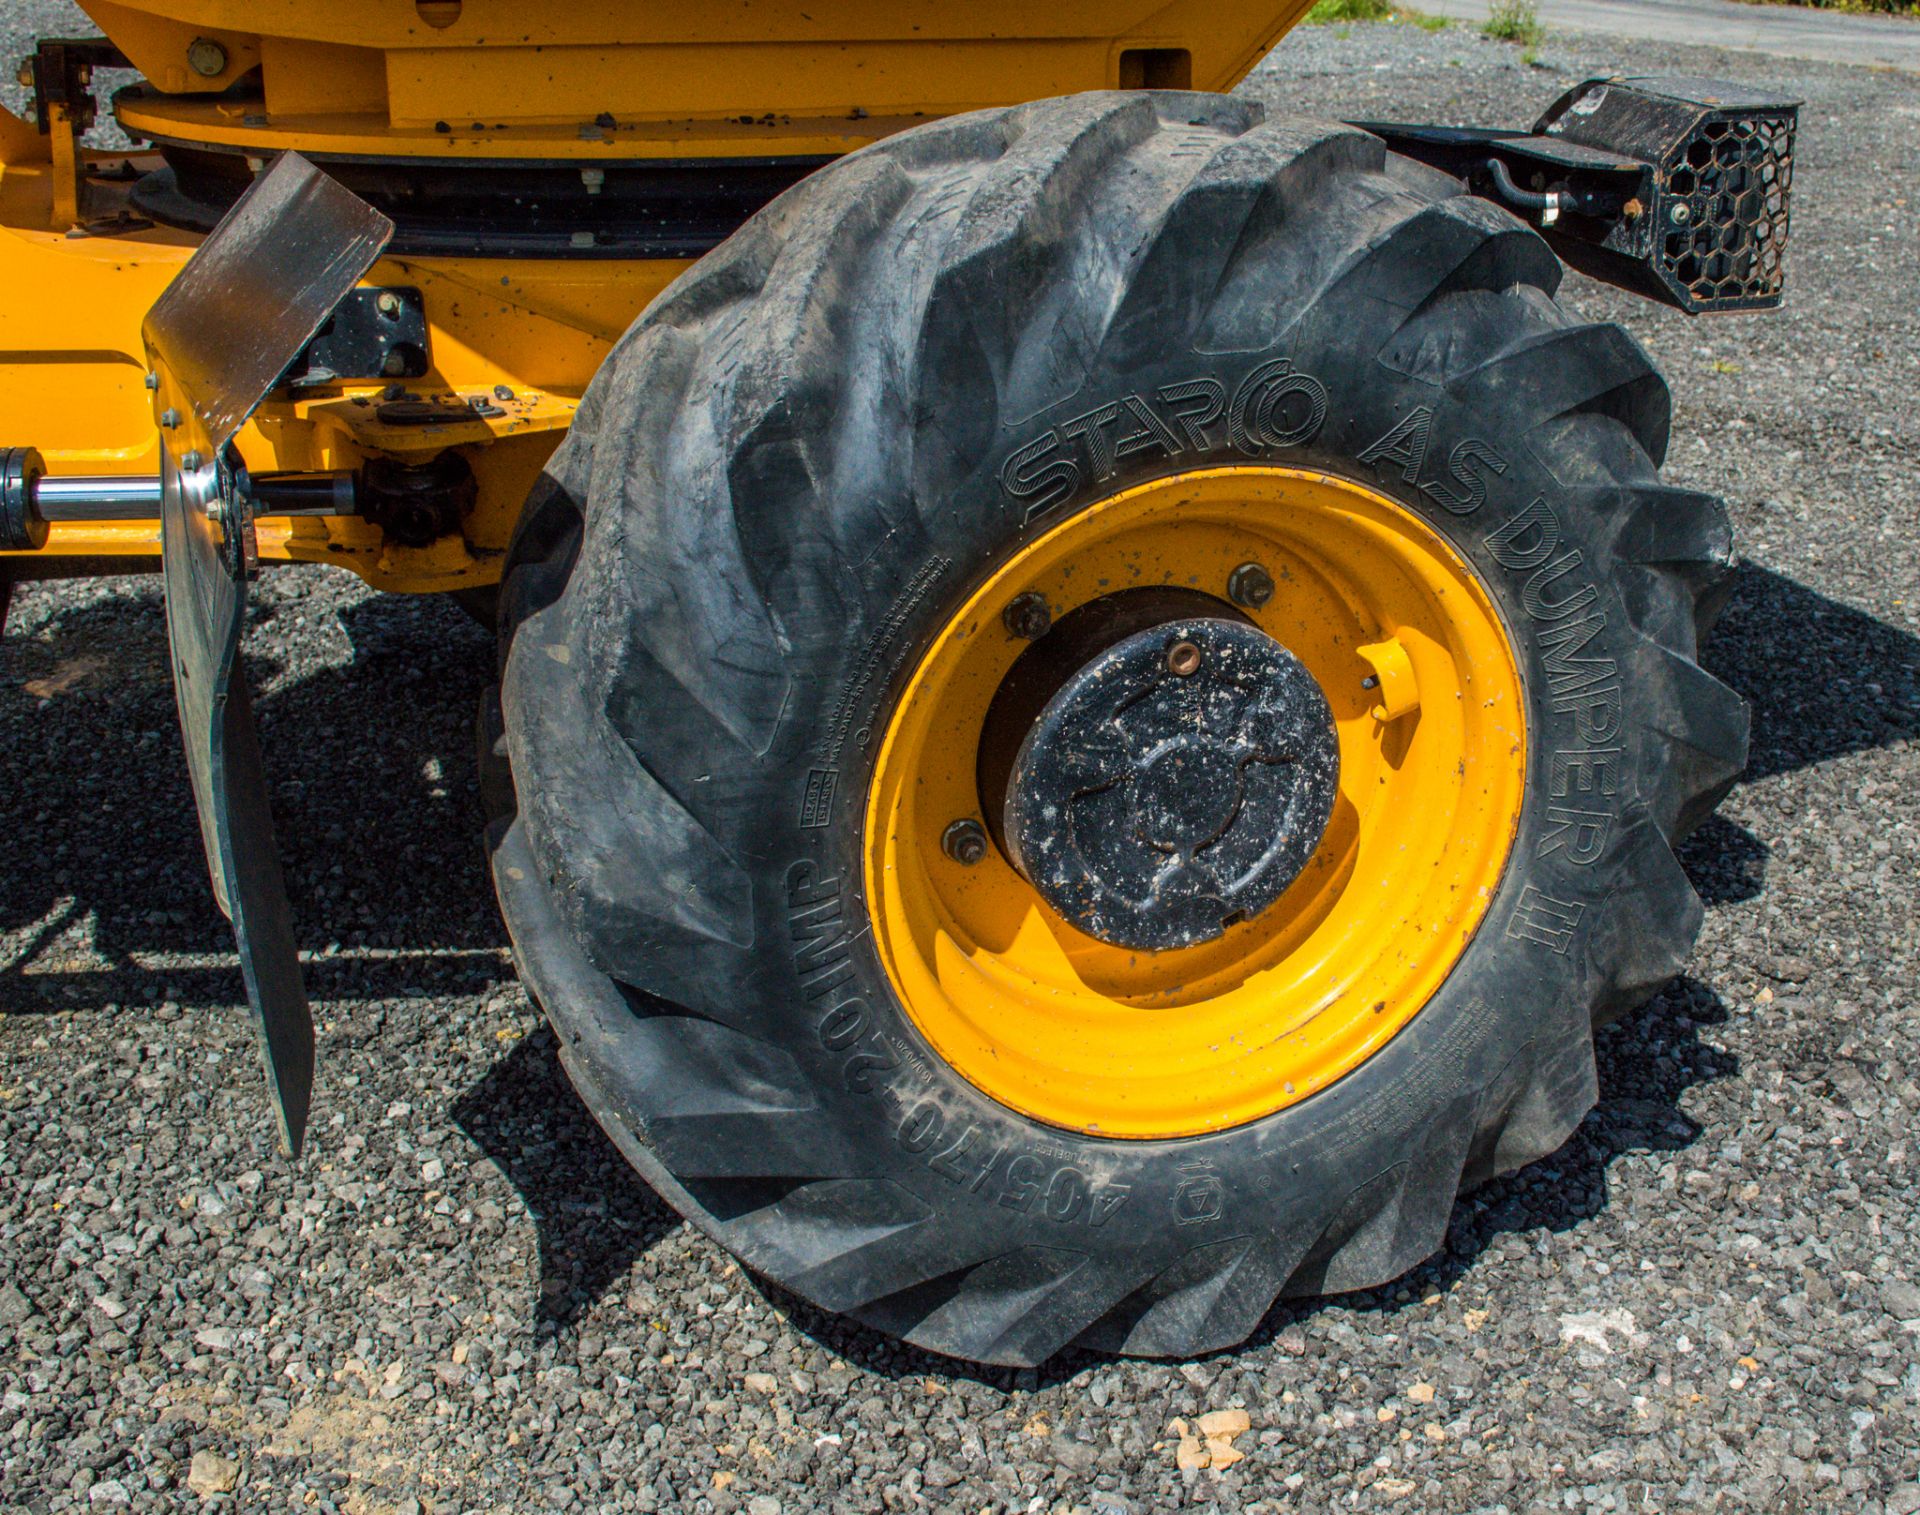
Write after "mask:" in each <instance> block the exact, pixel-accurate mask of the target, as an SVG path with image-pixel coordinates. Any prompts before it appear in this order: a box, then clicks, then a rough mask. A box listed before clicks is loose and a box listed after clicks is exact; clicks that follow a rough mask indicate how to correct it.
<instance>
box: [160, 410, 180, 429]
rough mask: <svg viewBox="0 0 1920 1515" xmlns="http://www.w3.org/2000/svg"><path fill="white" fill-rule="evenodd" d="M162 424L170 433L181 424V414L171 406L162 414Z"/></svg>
mask: <svg viewBox="0 0 1920 1515" xmlns="http://www.w3.org/2000/svg"><path fill="white" fill-rule="evenodd" d="M160 424H161V425H162V426H164V427H166V429H167V430H168V431H172V430H173V428H174V427H176V426H178V425H179V424H180V412H179V411H177V410H175V409H174V408H173V407H172V406H171V405H169V406H168V407H167V408H166V409H165V410H163V411H161V412H160Z"/></svg>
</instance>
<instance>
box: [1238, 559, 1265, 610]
mask: <svg viewBox="0 0 1920 1515" xmlns="http://www.w3.org/2000/svg"><path fill="white" fill-rule="evenodd" d="M1227 598H1228V599H1230V600H1232V601H1233V603H1234V604H1236V605H1238V606H1239V607H1240V608H1241V609H1242V610H1258V609H1259V608H1260V607H1261V606H1262V605H1264V604H1266V603H1267V601H1268V600H1271V599H1272V598H1273V575H1272V574H1270V573H1268V572H1267V570H1266V569H1265V568H1263V567H1262V566H1261V565H1260V564H1258V563H1242V564H1241V565H1240V566H1239V567H1238V568H1236V569H1234V571H1233V572H1232V573H1230V574H1228V575H1227Z"/></svg>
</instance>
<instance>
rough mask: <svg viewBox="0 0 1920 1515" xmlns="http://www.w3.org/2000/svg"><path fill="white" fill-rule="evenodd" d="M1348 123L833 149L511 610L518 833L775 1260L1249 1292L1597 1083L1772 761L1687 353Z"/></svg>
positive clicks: (582, 1005)
mask: <svg viewBox="0 0 1920 1515" xmlns="http://www.w3.org/2000/svg"><path fill="white" fill-rule="evenodd" d="M1559 276H1560V268H1559V265H1558V263H1557V262H1556V261H1555V259H1554V257H1553V256H1552V254H1551V253H1550V252H1549V251H1548V250H1547V249H1546V247H1545V246H1544V245H1543V244H1542V243H1541V242H1540V241H1539V240H1538V239H1537V238H1536V237H1535V236H1534V235H1533V234H1532V233H1531V232H1530V231H1528V230H1527V229H1526V228H1525V227H1524V226H1522V225H1521V224H1520V223H1518V222H1517V221H1515V220H1514V219H1513V218H1511V217H1510V216H1508V215H1506V214H1505V213H1503V212H1502V211H1500V210H1498V209H1496V208H1493V207H1491V206H1489V205H1487V204H1485V203H1483V202H1482V201H1479V200H1475V199H1471V198H1468V197H1465V196H1463V195H1461V194H1459V193H1458V191H1457V186H1456V185H1455V184H1454V183H1453V182H1452V181H1450V180H1447V179H1443V178H1441V177H1439V176H1437V175H1434V174H1432V173H1430V172H1429V171H1427V170H1425V169H1423V168H1420V167H1418V166H1416V165H1413V164H1411V163H1409V162H1406V161H1403V160H1400V159H1397V158H1394V157H1392V156H1390V155H1389V154H1387V153H1386V151H1385V150H1384V148H1383V147H1382V145H1381V143H1380V142H1379V141H1378V140H1376V139H1375V138H1373V137H1371V136H1368V135H1367V134H1365V133H1363V132H1360V131H1356V130H1352V129H1349V128H1346V127H1342V126H1335V125H1327V124H1322V123H1318V122H1312V121H1303V120H1295V119H1277V120H1276V119H1268V118H1266V117H1264V115H1263V113H1262V111H1261V110H1260V108H1259V107H1258V106H1257V105H1255V104H1252V103H1250V102H1247V101H1242V100H1237V99H1231V98H1223V97H1217V96H1211V95H1198V94H1181V93H1152V94H1149V93H1125V94H1119V93H1115V94H1096V95H1087V96H1080V97H1075V98H1070V99H1061V100H1052V101H1046V102H1042V103H1039V104H1035V105H1029V106H1023V107H1020V108H1017V109H1012V110H1004V111H991V112H983V113H979V114H974V115H969V116H964V117H960V118H956V119H952V120H948V121H943V122H940V123H937V124H932V125H928V126H924V127H921V128H918V129H916V130H913V131H909V132H906V133H903V134H902V135H900V136H898V137H894V138H892V139H890V140H888V141H885V142H882V143H879V144H877V145H875V146H872V147H869V148H866V149H864V150H862V151H860V152H858V153H855V154H853V155H852V156H850V157H848V158H846V159H845V160H843V161H841V162H838V163H836V164H834V165H833V166H832V167H830V168H828V169H825V170H823V171H822V172H821V173H819V174H817V175H816V176H814V177H813V178H812V179H810V180H808V181H807V182H805V183H803V184H802V185H800V186H798V187H797V188H795V189H794V190H792V191H790V192H789V193H787V194H785V195H784V196H782V197H781V198H780V199H779V200H777V201H775V202H774V203H773V204H772V205H770V206H769V207H768V208H767V209H766V210H765V211H763V212H762V213H761V214H760V215H758V216H757V217H755V218H754V220H753V221H751V222H750V223H749V224H748V225H747V226H746V227H744V228H743V229H742V230H741V231H740V232H739V233H738V234H737V235H736V236H734V237H733V238H732V239H731V240H730V241H728V242H727V243H726V244H725V245H724V246H722V247H721V248H719V249H717V250H716V251H715V252H713V253H712V254H710V255H709V256H707V257H706V258H704V259H703V260H702V261H701V262H700V263H698V264H697V265H696V266H695V267H694V268H693V269H692V270H690V271H689V272H688V273H687V274H686V275H685V276H683V277H682V278H681V279H680V280H679V281H678V282H677V283H676V284H675V285H674V286H673V287H672V288H671V289H670V290H668V291H667V293H665V294H664V295H663V296H662V297H661V298H660V299H659V300H658V301H656V302H655V304H654V305H653V306H652V307H651V308H650V309H649V310H648V311H647V312H646V313H645V314H644V315H643V316H642V317H641V319H640V320H639V322H638V323H637V324H636V325H635V326H634V328H633V329H632V331H631V332H630V333H628V335H627V337H626V338H625V340H624V341H623V342H622V343H621V344H620V346H619V347H618V349H617V351H616V352H615V353H614V354H613V355H612V357H611V358H610V359H609V361H608V362H607V365H606V367H605V369H604V370H603V371H602V372H601V374H600V375H599V377H598V378H597V379H596V380H595V381H594V383H593V385H592V387H591V389H590V390H589V391H588V394H587V396H586V398H585V400H584V402H583V404H582V406H581V409H580V412H579V416H578V419H577V421H576V423H575V425H574V427H573V430H572V433H571V435H570V436H569V438H568V440H567V441H566V443H565V445H564V446H563V447H562V448H561V450H560V451H559V453H558V454H557V455H556V457H555V459H554V461H553V464H552V467H551V470H550V473H549V475H548V477H547V478H546V479H544V480H543V482H542V484H541V485H540V487H539V490H538V491H537V493H536V495H535V497H534V499H533V501H532V502H531V503H530V505H529V509H528V514H527V517H526V520H525V522H524V525H523V527H522V529H521V532H520V534H519V537H518V541H517V544H516V546H515V548H514V551H513V556H512V563H511V568H510V572H509V576H508V579H507V586H506V593H505V596H504V601H503V620H504V630H503V636H504V639H505V640H504V644H503V645H504V646H505V649H506V650H505V653H504V661H503V683H502V688H501V715H502V717H503V720H502V724H503V727H504V739H503V742H502V743H501V746H502V749H503V750H504V752H505V755H506V756H507V757H508V758H509V759H510V771H511V780H512V782H511V788H510V789H502V790H499V791H497V792H499V793H501V794H502V795H503V803H504V804H505V805H506V806H507V807H509V813H508V814H505V815H503V816H502V818H501V819H499V820H498V821H496V823H495V826H494V829H493V832H492V838H493V843H494V848H495V876H496V881H497V884H498V887H499V890H500V894H501V897H502V900H503V902H504V906H505V910H506V914H507V918H508V921H509V923H510V926H511V929H512V934H513V938H514V941H515V943H516V947H517V951H518V954H519V960H520V964H521V967H522V971H523V972H524V974H525V976H526V979H527V981H528V982H529V984H530V985H531V986H532V988H533V990H534V992H535V993H536V994H537V996H538V997H539V999H540V1001H541V1002H542V1004H543V1005H544V1006H545V1009H546V1012H547V1014H548V1015H549V1016H550V1017H551V1019H552V1021H553V1023H554V1025H555V1027H556V1029H557V1032H558V1036H559V1044H560V1048H561V1052H562V1055H563V1057H564V1060H565V1063H566V1067H567V1069H568V1071H569V1073H570V1074H571V1076H572V1078H573V1080H574V1082H575V1083H576V1085H577V1086H578V1087H579V1089H580V1091H581V1092H582V1094H583V1095H584V1096H585V1097H586V1099H587V1101H588V1103H589V1104H590V1105H591V1106H592V1108H593V1111H594V1113H595V1114H596V1116H598V1118H599V1119H600V1121H601V1123H602V1124H603V1125H604V1126H605V1127H606V1129H607V1130H608V1132H609V1133H611V1135H612V1136H613V1138H614V1139H615V1140H616V1141H617V1142H618V1143H619V1144H620V1146H621V1148H622V1149H623V1150H624V1151H625V1153H626V1154H627V1156H628V1157H629V1158H630V1159H631V1161H632V1162H633V1163H634V1165H635V1166H636V1167H637V1168H638V1169H639V1170H640V1171H641V1172H642V1173H643V1174H644V1175H645V1176H646V1177H647V1178H648V1179H649V1181H651V1182H652V1184H653V1185H654V1186H655V1187H656V1188H657V1189H659V1190H660V1192H661V1193H662V1194H664V1195H666V1196H667V1197H668V1198H669V1199H670V1200H671V1201H672V1202H673V1203H674V1204H675V1205H676V1206H677V1207H678V1208H679V1209H680V1210H681V1211H682V1212H683V1213H684V1214H685V1215H686V1216H688V1217H689V1218H690V1219H691V1220H692V1221H694V1222H695V1223H696V1224H697V1225H699V1226H700V1227H701V1228H702V1229H704V1230H705V1231H707V1232H708V1233H709V1234H710V1235H712V1236H713V1237H714V1238H715V1239H716V1240H718V1241H719V1242H720V1243H721V1244H722V1245H724V1246H726V1247H727V1248H729V1249H730V1250H732V1251H733V1252H735V1253H736V1254H738V1256H739V1257H740V1258H742V1259H743V1260H744V1261H745V1262H746V1263H747V1264H748V1265H749V1266H750V1267H752V1268H753V1269H755V1270H756V1271H757V1272H759V1273H761V1274H763V1275H765V1276H766V1277H768V1278H770V1279H772V1280H774V1281H776V1282H777V1283H779V1284H781V1285H783V1286H785V1287H786V1288H788V1289H790V1290H793V1291H794V1292H796V1293H798V1294H800V1295H802V1296H804V1297H805V1298H807V1299H808V1300H811V1301H813V1302H815V1303H816V1304H818V1305H820V1306H822V1307H824V1308H826V1309H828V1310H832V1311H840V1312H845V1313H847V1314H849V1315H852V1316H854V1317H857V1318H858V1319H859V1320H861V1321H864V1322H866V1323H868V1324H870V1325H872V1326H875V1327H877V1328H879V1329H881V1330H884V1331H888V1332H893V1333H896V1334H898V1335H900V1336H903V1337H905V1338H906V1339H907V1340H908V1341H910V1342H912V1343H915V1344H916V1345H919V1346H921V1347H925V1348H928V1349H930V1350H933V1351H937V1352H942V1353H948V1354H951V1355H953V1356H956V1357H962V1358H970V1359H975V1360H979V1361H985V1362H995V1363H1009V1364H1029V1363H1036V1362H1039V1361H1040V1360H1042V1359H1044V1358H1046V1357H1048V1356H1049V1355H1050V1354H1052V1353H1055V1352H1057V1351H1059V1350H1060V1349H1062V1348H1064V1347H1067V1346H1069V1345H1071V1344H1079V1345H1084V1346H1091V1347H1095V1348H1100V1349H1107V1350H1116V1351H1121V1352H1127V1353H1136V1354H1148V1355H1169V1354H1188V1353H1195V1352H1202V1351H1206V1350H1210V1349H1214V1348H1219V1347H1224V1346H1227V1345H1230V1344H1232V1343H1235V1342H1238V1341H1240V1340H1241V1339H1242V1338H1244V1337H1245V1336H1246V1335H1247V1334H1248V1333H1249V1332H1250V1331H1251V1330H1253V1329H1254V1327H1255V1326H1256V1324H1257V1323H1258V1322H1259V1321H1260V1319H1261V1317H1262V1315H1263V1313H1264V1312H1265V1311H1266V1310H1267V1309H1268V1308H1269V1306H1270V1305H1271V1304H1272V1302H1273V1301H1274V1299H1275V1298H1276V1297H1277V1296H1279V1295H1281V1294H1283V1293H1285V1294H1290V1295H1307V1294H1317V1293H1323V1292H1335V1291H1340V1290H1350V1289H1357V1288H1362V1287H1367V1286H1372V1285H1376V1284H1380V1283H1382V1282H1384V1281H1386V1280H1388V1279H1391V1278H1393V1277H1394V1276H1395V1275H1397V1274H1399V1273H1401V1272H1402V1271H1403V1270H1405V1269H1406V1268H1408V1267H1410V1266H1411V1265H1413V1264H1414V1263H1416V1262H1418V1261H1419V1260H1420V1259H1422V1258H1423V1257H1426V1256H1427V1255H1429V1254H1430V1253H1432V1252H1433V1251H1434V1250H1435V1249H1436V1248H1437V1247H1439V1246H1440V1245H1441V1243H1442V1240H1443V1236H1444V1233H1445V1230H1446V1226H1447V1221H1448V1216H1449V1213H1450V1210H1451V1207H1452V1204H1453V1202H1454V1198H1455V1196H1456V1195H1457V1194H1458V1193H1459V1192H1460V1191H1461V1190H1462V1188H1463V1187H1466V1186H1470V1185H1473V1184H1476V1183H1479V1182H1481V1181H1483V1180H1485V1179H1487V1178H1489V1177H1491V1176H1493V1175H1496V1174H1500V1173H1504V1172H1507V1171H1509V1170H1511V1169H1514V1168H1517V1167H1519V1166H1521V1165H1522V1164H1524V1163H1527V1162H1530V1161H1532V1160H1533V1159H1535V1158H1538V1157H1540V1156H1542V1155H1543V1154H1546V1153H1548V1152H1551V1151H1552V1150H1553V1149H1554V1148H1555V1147H1556V1146H1558V1145H1559V1144H1560V1143H1561V1142H1562V1141H1564V1140H1565V1139H1566V1137H1567V1136H1568V1134H1569V1133H1570V1132H1571V1131H1572V1130H1573V1129H1574V1127H1575V1126H1576V1124H1577V1123H1578V1122H1579V1121H1580V1119H1581V1118H1582V1116H1583V1114H1584V1113H1585V1112H1586V1110H1587V1109H1588V1108H1589V1107H1590V1106H1591V1105H1592V1103H1593V1101H1594V1099H1595V1094H1596V1089H1595V1075H1594V1058H1593V1045H1592V1030H1593V1027H1594V1025H1595V1024H1596V1023H1598V1022H1599V1021H1601V1020H1603V1019H1605V1018H1606V1017H1608V1016H1611V1015H1614V1014H1617V1013H1619V1012H1620V1011H1621V1010H1622V1009H1623V1008H1625V1007H1628V1006H1630V1005H1632V1004H1634V1003H1635V1002H1636V1001H1638V1000H1640V999H1641V998H1643V997H1644V996H1645V995H1647V994H1648V993H1649V992H1650V991H1651V990H1652V989H1654V988H1655V987H1656V986H1657V985H1659V984H1660V983H1661V982H1663V981H1664V980H1666V979H1667V978H1668V977H1669V976H1670V975H1672V974H1673V973H1674V972H1675V971H1676V970H1677V969H1678V968H1679V967H1680V965H1681V963H1682V962H1683V961H1684V959H1685V957H1686V954H1687V952H1688V949H1689V947H1690V945H1691V943H1692V941H1693V938H1694V935H1695V932H1696V930H1697V928H1698V926H1699V923H1700V919H1701V910H1700V904H1699V902H1698V900H1697V899H1696V898H1695V896H1694V893H1693V891H1692V889H1691V888H1690V887H1689V885H1688V882H1687V879H1686V877H1685V876H1684V874H1683V873H1682V872H1681V869H1680V867H1679V865H1678V864H1677V863H1676V861H1675V859H1674V855H1673V845H1674V842H1675V841H1676V840H1677V839H1678V838H1679V837H1680V836H1681V835H1682V833H1684V832H1685V831H1686V830H1687V828H1688V827H1690V826H1691V825H1693V824H1694V823H1696V822H1697V821H1698V820H1699V819H1701V817H1702V816H1703V815H1704V814H1705V813H1706V812H1707V811H1708V810H1709V809H1710V808H1711V806H1712V805H1713V803H1714V801H1715V800H1716V799H1717V798H1718V796H1719V795H1720V794H1721V793H1722V792H1723V790H1724V789H1725V788H1726V786H1727V785H1728V784H1729V783H1730V782H1731V780H1732V779H1733V777H1734V775H1735V774H1736V773H1737V772H1738V771H1739V769H1740V767H1741V765H1742V761H1743V756H1744V751H1745V734H1746V715H1745V711H1744V707H1743V706H1742V704H1741V702H1740V701H1739V699H1737V698H1736V697H1735V696H1734V695H1733V694H1732V693H1731V692H1730V691H1729V690H1728V689H1727V688H1725V687H1724V686H1723V685H1721V684H1719V683H1718V682H1716V681H1715V680H1714V679H1712V678H1711V677H1709V676H1708V675H1706V674H1705V673H1703V672H1702V671H1701V670H1700V668H1699V667H1698V666H1697V664H1696V663H1695V661H1694V653H1695V641H1696V634H1697V627H1698V625H1699V621H1700V617H1701V615H1702V612H1703V609H1704V608H1705V607H1707V606H1709V605H1710V604H1711V603H1712V600H1713V591H1714V587H1715V585H1716V583H1717V581H1719V580H1720V579H1721V578H1722V577H1723V575H1724V572H1725V570H1726V567H1727V564H1728V561H1729V544H1728V534H1727V527H1726V524H1725V520H1724V517H1723V513H1722V511H1721V508H1720V506H1719V504H1718V503H1717V502H1716V501H1714V500H1713V499H1711V498H1709V497H1706V496H1703V495H1699V494H1694V493H1689V492H1686V491H1681V490H1676V489H1671V488H1667V487H1664V486H1662V485H1661V484H1660V483H1659V482H1658V481H1657V479H1656V475H1655V465H1656V464H1657V462H1658V461H1659V459H1660V457H1661V454H1662V452H1663V451H1664V448H1665V444H1666V437H1667V426H1668V411H1669V402H1668V395H1667V391H1666V388H1665V386H1664V384H1663V382H1662V380H1661V379H1660V377H1659V376H1658V375H1657V374H1656V373H1655V371H1654V370H1653V368H1652V367H1651V366H1650V364H1649V363H1648V361H1647V359H1646V357H1645V355H1644V354H1643V353H1642V352H1641V350H1640V348H1639V347H1638V346H1636V345H1635V343H1634V342H1633V341H1632V339H1630V338H1629V337H1628V336H1627V335H1625V334H1624V333H1623V332H1622V331H1620V330H1619V329H1618V328H1616V327H1613V326H1608V325H1588V324H1583V323H1580V322H1578V321H1576V320H1574V319H1573V318H1572V317H1571V316H1569V315H1568V314H1567V313H1566V312H1564V311H1562V310H1561V309H1560V308H1559V307H1558V306H1557V305H1556V304H1555V303H1554V300H1553V291H1554V289H1555V286H1556V284H1557V282H1558V280H1559Z"/></svg>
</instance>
